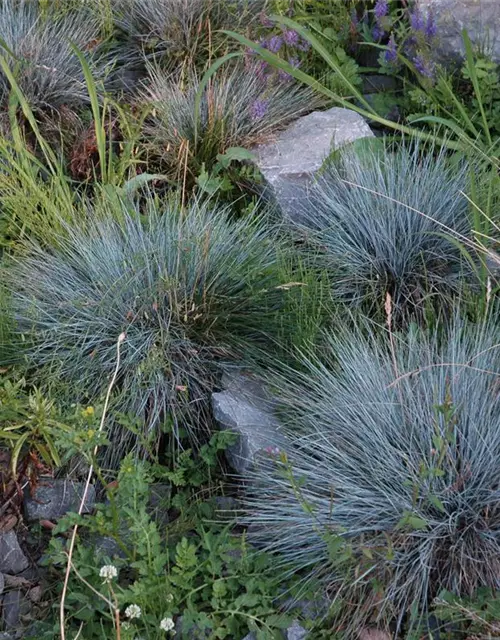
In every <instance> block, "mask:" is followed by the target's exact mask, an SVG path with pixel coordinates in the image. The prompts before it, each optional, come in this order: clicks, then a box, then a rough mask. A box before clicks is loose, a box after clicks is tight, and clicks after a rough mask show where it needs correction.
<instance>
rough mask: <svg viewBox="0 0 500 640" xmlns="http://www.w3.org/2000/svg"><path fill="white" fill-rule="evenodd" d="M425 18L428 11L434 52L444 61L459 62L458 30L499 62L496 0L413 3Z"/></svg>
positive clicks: (499, 5)
mask: <svg viewBox="0 0 500 640" xmlns="http://www.w3.org/2000/svg"><path fill="white" fill-rule="evenodd" d="M417 6H418V7H419V8H420V10H421V11H422V13H424V14H425V15H426V14H427V12H428V11H431V12H432V13H433V14H434V16H435V17H436V20H437V40H438V50H439V51H440V52H441V53H442V54H443V55H444V56H445V57H448V58H463V57H464V44H463V38H462V29H464V27H465V28H466V29H467V33H468V34H469V37H470V38H471V40H472V41H473V43H475V44H477V45H484V43H485V42H486V43H487V44H488V47H487V48H486V50H487V52H489V53H491V55H492V56H493V58H494V59H495V60H496V61H497V62H498V61H500V2H499V1H498V0H417Z"/></svg>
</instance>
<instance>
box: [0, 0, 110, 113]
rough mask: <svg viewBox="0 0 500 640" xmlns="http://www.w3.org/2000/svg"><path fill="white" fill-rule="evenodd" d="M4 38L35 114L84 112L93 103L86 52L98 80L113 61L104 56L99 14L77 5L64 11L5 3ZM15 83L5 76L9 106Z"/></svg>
mask: <svg viewBox="0 0 500 640" xmlns="http://www.w3.org/2000/svg"><path fill="white" fill-rule="evenodd" d="M0 38H2V40H3V43H2V44H3V45H4V47H5V48H3V49H2V51H1V53H2V55H3V56H4V57H5V59H6V61H7V63H8V65H9V68H10V69H11V71H12V73H13V75H14V79H15V81H16V83H17V84H18V86H19V88H20V90H21V92H22V94H23V95H24V97H25V98H26V99H27V102H28V105H29V106H30V108H31V109H32V110H33V111H37V112H44V113H46V112H52V111H59V110H60V109H61V108H62V107H64V108H69V109H78V108H80V107H81V106H82V105H83V104H85V103H87V102H88V90H87V87H86V83H85V78H84V74H83V70H82V65H81V63H80V61H79V59H78V56H77V55H76V53H75V51H74V49H73V47H72V45H74V46H75V47H77V48H78V49H80V50H81V51H82V53H83V55H84V56H85V59H86V60H87V62H88V64H89V67H90V69H91V71H92V73H93V76H94V79H95V80H96V82H99V81H102V80H104V79H105V76H106V73H107V71H108V70H109V68H110V61H109V59H107V58H106V57H104V56H103V55H101V54H100V53H99V50H100V47H99V45H100V43H101V41H102V33H101V24H100V20H99V18H98V16H97V15H96V13H95V12H92V11H90V10H89V9H87V8H85V7H84V6H83V4H82V5H81V6H80V7H77V6H75V7H74V8H72V9H71V10H68V11H62V10H59V9H57V8H54V9H53V10H50V8H49V9H42V8H41V6H40V3H39V2H36V1H34V0H6V1H5V2H2V3H1V4H0ZM11 89H12V87H11V83H10V81H9V79H8V78H7V76H6V75H5V73H3V72H0V104H2V105H3V107H4V108H5V107H6V106H7V103H8V96H9V95H10V92H11Z"/></svg>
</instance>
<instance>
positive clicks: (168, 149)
mask: <svg viewBox="0 0 500 640" xmlns="http://www.w3.org/2000/svg"><path fill="white" fill-rule="evenodd" d="M199 86H200V83H199V81H198V79H197V78H196V76H195V75H191V77H190V78H189V79H188V80H186V81H185V82H184V83H182V84H181V83H179V82H178V81H177V80H176V79H174V78H172V76H171V75H169V74H168V73H167V72H165V71H163V70H161V69H160V68H159V67H153V66H152V67H150V70H149V79H148V82H147V86H146V88H145V89H144V91H143V92H142V100H143V101H144V102H146V103H148V104H150V105H151V109H152V113H151V115H150V117H149V118H148V119H147V121H146V124H145V127H144V134H145V140H146V149H147V151H148V154H149V156H150V157H151V159H152V160H153V161H154V159H155V158H156V159H157V160H158V161H159V162H160V163H161V166H162V169H164V170H166V171H170V172H171V174H172V175H174V176H177V177H178V178H179V177H180V178H183V179H184V177H185V174H186V172H187V177H188V178H190V179H191V180H193V179H195V178H196V177H198V176H199V175H200V173H201V171H202V170H203V168H205V169H206V170H207V171H210V170H211V169H212V168H213V166H214V164H215V163H216V161H217V156H218V154H223V153H224V152H226V151H227V150H228V149H230V148H232V147H245V148H249V147H251V146H252V145H255V144H257V143H259V142H262V141H264V140H267V139H268V138H269V137H270V136H271V135H272V134H273V133H275V132H276V131H277V130H279V129H281V128H283V127H284V126H286V125H287V124H289V123H290V122H292V121H293V120H294V119H296V118H298V117H300V116H301V115H304V114H305V113H308V112H309V111H311V110H313V109H314V108H315V106H316V107H317V106H318V105H319V104H320V101H319V99H318V98H316V97H314V96H313V94H312V93H311V92H310V91H309V90H308V89H304V88H303V87H301V86H299V85H297V84H294V83H287V82H272V83H269V82H268V79H267V77H266V76H262V75H261V74H259V64H258V63H255V62H254V61H253V60H250V61H247V63H246V64H245V65H243V64H237V65H229V66H227V67H226V68H224V69H223V70H220V71H219V72H218V73H217V75H216V76H215V77H214V78H213V79H212V81H211V82H210V84H209V85H208V86H207V87H206V88H205V90H204V91H203V92H202V96H201V102H200V109H199V113H197V110H196V96H197V92H198V91H199Z"/></svg>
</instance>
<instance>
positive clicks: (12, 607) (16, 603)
mask: <svg viewBox="0 0 500 640" xmlns="http://www.w3.org/2000/svg"><path fill="white" fill-rule="evenodd" d="M20 616H21V592H20V591H17V590H12V591H7V593H6V594H5V595H4V597H3V600H2V621H3V627H4V629H5V630H6V631H17V630H18V629H19V622H20Z"/></svg>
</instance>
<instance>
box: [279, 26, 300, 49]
mask: <svg viewBox="0 0 500 640" xmlns="http://www.w3.org/2000/svg"><path fill="white" fill-rule="evenodd" d="M283 40H284V41H285V44H286V45H287V46H289V47H296V46H297V44H298V43H299V34H298V33H297V32H296V31H294V30H293V29H285V31H283Z"/></svg>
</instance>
